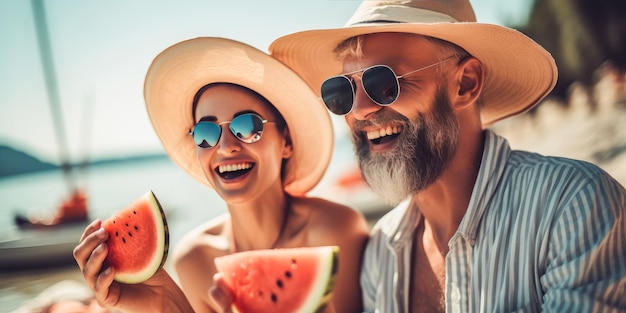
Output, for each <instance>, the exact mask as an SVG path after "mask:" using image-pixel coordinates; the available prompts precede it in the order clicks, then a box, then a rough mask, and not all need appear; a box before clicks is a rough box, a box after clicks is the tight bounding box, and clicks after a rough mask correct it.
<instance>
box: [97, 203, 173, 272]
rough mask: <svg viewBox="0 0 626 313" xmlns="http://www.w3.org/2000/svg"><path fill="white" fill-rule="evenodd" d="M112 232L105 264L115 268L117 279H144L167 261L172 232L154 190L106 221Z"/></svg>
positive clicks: (108, 228) (108, 230) (105, 223)
mask: <svg viewBox="0 0 626 313" xmlns="http://www.w3.org/2000/svg"><path fill="white" fill-rule="evenodd" d="M102 227H104V229H105V230H106V231H107V233H108V234H109V239H107V241H106V244H107V247H108V248H109V253H108V255H107V258H106V260H105V265H104V267H103V268H106V267H107V266H111V267H113V268H114V269H115V280H116V281H119V282H122V283H126V284H136V283H141V282H143V281H145V280H147V279H148V278H150V277H152V275H154V273H155V272H156V271H157V270H158V269H159V268H160V267H161V266H163V264H164V263H165V260H166V258H167V252H168V248H169V232H168V229H167V222H166V221H165V214H164V213H163V209H162V208H161V205H160V204H159V201H158V200H157V198H156V197H155V196H154V193H152V191H149V192H147V193H146V194H144V195H143V196H142V197H140V198H139V199H137V200H135V202H133V203H131V204H130V205H128V206H127V207H126V208H124V209H122V210H121V211H119V212H117V213H116V214H115V215H113V216H112V217H110V218H109V219H107V220H106V221H104V222H103V223H102Z"/></svg>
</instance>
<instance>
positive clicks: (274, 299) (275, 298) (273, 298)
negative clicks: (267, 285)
mask: <svg viewBox="0 0 626 313" xmlns="http://www.w3.org/2000/svg"><path fill="white" fill-rule="evenodd" d="M276 301H278V297H276V294H275V293H272V302H274V303H276Z"/></svg>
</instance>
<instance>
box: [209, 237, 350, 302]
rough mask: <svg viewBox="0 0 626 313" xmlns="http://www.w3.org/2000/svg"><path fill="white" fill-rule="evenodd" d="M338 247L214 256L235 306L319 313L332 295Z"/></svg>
mask: <svg viewBox="0 0 626 313" xmlns="http://www.w3.org/2000/svg"><path fill="white" fill-rule="evenodd" d="M338 258H339V247H337V246H324V247H305V248H292V249H272V250H251V251H246V252H240V253H235V254H230V255H227V256H223V257H218V258H215V266H216V267H217V270H218V271H219V272H221V273H222V274H224V278H225V281H226V284H227V285H228V286H229V287H230V289H231V290H232V291H233V294H234V308H233V309H235V310H236V311H239V312H245V313H254V312H282V313H290V312H319V311H322V310H323V309H324V307H325V306H326V304H327V303H328V301H329V300H330V298H331V296H332V290H333V286H334V282H335V275H336V273H337V265H338V264H337V263H338Z"/></svg>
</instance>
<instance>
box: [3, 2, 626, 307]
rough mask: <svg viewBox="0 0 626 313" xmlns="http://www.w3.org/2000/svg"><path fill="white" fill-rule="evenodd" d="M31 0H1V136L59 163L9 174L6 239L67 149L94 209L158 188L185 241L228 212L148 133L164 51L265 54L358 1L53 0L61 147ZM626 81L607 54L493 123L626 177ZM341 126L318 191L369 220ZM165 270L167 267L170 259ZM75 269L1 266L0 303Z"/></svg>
mask: <svg viewBox="0 0 626 313" xmlns="http://www.w3.org/2000/svg"><path fill="white" fill-rule="evenodd" d="M34 1H38V0H34ZM471 2H472V4H473V5H474V8H475V11H476V14H477V17H478V20H479V21H483V22H490V23H496V24H501V25H509V26H511V25H513V26H514V25H524V24H525V23H526V22H527V21H528V19H529V18H531V19H532V18H533V14H531V7H532V4H533V3H534V2H533V1H532V0H515V1H507V2H501V1H500V2H498V1H496V0H477V1H473V0H472V1H471ZM546 2H549V1H546ZM32 3H33V2H31V1H20V0H6V1H0V82H1V83H2V84H0V146H3V147H9V148H11V149H12V151H18V152H21V153H24V159H26V157H28V158H34V159H36V160H38V161H40V162H41V163H42V164H48V165H52V166H53V167H54V168H51V169H48V170H45V171H32V172H30V173H26V174H12V175H5V176H0V229H1V230H2V231H0V243H2V242H7V241H9V240H11V238H12V236H14V234H15V231H16V229H15V226H14V223H13V217H14V215H15V214H16V213H41V212H44V213H45V212H50V211H51V210H53V209H54V208H55V207H57V206H59V205H60V203H61V202H62V200H63V198H64V197H66V196H67V194H68V184H67V181H66V177H65V176H64V175H63V173H62V171H61V170H60V169H59V168H58V165H59V164H60V163H61V159H62V158H68V159H69V160H70V161H71V162H72V163H75V164H81V163H82V162H86V163H88V164H90V165H88V166H86V167H84V168H79V170H75V171H73V173H74V176H73V182H74V184H75V185H76V186H80V187H81V188H83V189H84V190H85V191H87V194H88V197H89V198H88V204H89V208H90V212H89V213H90V217H91V218H106V217H108V216H109V215H110V214H111V213H112V212H114V211H116V210H118V209H121V208H123V207H124V206H126V205H127V204H129V203H130V202H132V201H133V200H134V199H136V198H137V197H139V196H141V195H142V194H144V193H145V192H146V191H147V190H153V191H154V193H155V194H156V195H157V197H158V198H159V200H160V201H161V203H162V205H163V207H164V209H165V213H166V216H167V219H168V223H169V224H170V236H171V243H172V245H176V242H177V241H178V240H179V239H180V238H181V237H182V235H183V234H184V233H186V232H187V231H188V230H190V229H191V228H193V227H195V226H197V225H198V224H200V223H202V222H203V221H206V220H208V219H210V218H212V217H215V216H217V215H219V214H222V213H224V212H225V210H226V208H225V205H224V203H223V202H222V201H221V199H220V198H219V197H218V196H217V195H216V194H215V193H214V191H212V190H210V189H208V188H206V187H205V186H203V185H201V184H200V183H198V182H196V181H195V180H193V179H192V178H190V177H188V176H187V175H186V174H185V173H184V172H183V171H182V170H180V169H179V168H178V167H177V166H176V165H175V164H173V163H172V162H171V161H170V160H169V159H168V158H167V156H166V155H165V154H164V152H163V150H162V148H161V146H160V144H159V142H158V139H157V138H156V136H155V135H154V133H153V131H152V128H151V126H150V124H149V121H148V119H147V115H146V114H145V109H144V107H143V98H142V86H143V76H144V75H145V71H146V69H147V68H148V66H149V64H150V62H151V60H152V59H153V58H154V56H156V55H157V54H158V53H159V52H160V51H161V50H163V49H164V48H166V47H167V46H169V45H171V44H173V43H175V42H178V41H181V40H184V39H187V38H193V37H197V36H223V37H228V38H233V39H237V40H241V41H244V42H247V43H249V44H252V45H253V46H256V47H258V48H259V49H262V50H266V48H267V46H268V45H269V43H270V42H271V41H272V40H273V39H274V38H276V37H278V36H281V35H284V34H287V33H291V32H295V31H299V30H305V29H314V28H328V27H340V26H342V25H343V24H344V22H345V21H346V20H347V19H348V18H349V17H350V15H351V14H352V12H353V11H354V9H355V8H356V7H357V6H358V4H359V3H360V1H351V0H350V1H341V0H319V1H308V2H304V1H303V2H300V1H289V0H285V1H256V0H250V1H236V2H228V1H221V2H217V1H200V0H195V1H185V2H183V3H181V2H174V1H156V2H154V1H147V0H140V1H122V0H113V1H106V2H102V1H100V2H96V1H81V0H58V1H47V0H46V1H43V4H44V7H45V9H46V17H47V25H48V30H49V34H50V41H51V46H52V52H53V56H54V58H53V61H54V64H55V65H56V78H57V82H58V86H57V87H58V94H59V97H60V103H61V114H62V115H61V116H62V119H63V127H64V133H65V135H64V141H65V144H63V143H61V141H60V140H59V138H57V137H58V136H57V135H55V126H54V124H53V119H52V111H51V110H52V109H51V107H50V105H49V103H48V97H47V90H46V86H45V82H44V78H43V74H42V70H41V61H40V57H39V55H38V53H39V52H38V51H39V49H38V46H37V39H36V36H35V29H34V26H33V25H34V24H35V23H34V20H33V14H32ZM562 11H563V10H562ZM534 18H538V17H537V16H534ZM534 24H536V23H534ZM531 31H532V30H529V32H531ZM622 34H623V33H622ZM622 36H623V35H622ZM578 50H581V51H583V50H585V49H584V48H580V49H578ZM551 52H553V53H555V55H556V51H551ZM559 62H561V61H559V60H557V63H559ZM559 65H561V64H559ZM564 68H566V66H564ZM564 77H567V76H564ZM564 81H565V82H568V80H567V79H566V80H564ZM625 82H626V76H625V74H624V71H623V70H622V69H620V68H619V67H618V66H615V64H614V63H612V62H610V60H609V61H607V62H603V63H602V64H600V65H598V66H595V67H594V69H593V72H587V74H586V76H585V77H584V79H579V80H573V81H572V82H571V83H567V86H565V87H562V86H561V87H560V89H559V90H560V94H559V95H556V96H555V97H549V98H547V99H546V100H544V101H543V102H542V103H541V104H540V105H539V106H538V107H537V109H535V110H533V111H532V112H528V113H526V114H524V115H521V116H517V117H514V118H511V119H507V120H505V121H502V122H499V123H497V124H495V125H493V126H491V129H493V130H494V131H496V132H497V133H498V134H500V135H503V136H504V137H506V138H507V139H509V141H510V144H511V146H512V147H513V148H516V149H523V150H529V151H534V152H538V153H542V154H546V155H557V156H564V157H570V158H577V159H582V160H585V161H588V162H592V163H594V164H597V165H598V166H600V167H602V168H603V169H605V170H606V171H607V172H608V173H610V174H611V175H613V176H614V177H615V178H616V179H617V180H618V181H620V182H621V183H622V185H624V184H626V128H625V127H623V125H626V83H625ZM333 122H334V125H335V133H336V141H335V151H334V156H333V159H332V161H331V164H330V167H329V170H328V172H327V174H326V176H324V178H323V179H322V182H321V183H320V185H319V186H318V187H316V189H314V190H313V191H312V192H311V195H313V196H321V197H325V198H329V199H331V200H334V201H338V202H342V203H345V204H348V205H350V206H352V207H354V208H355V209H357V210H360V211H361V212H363V213H364V214H365V215H366V216H367V217H368V220H369V221H370V223H372V224H373V223H374V222H375V221H376V220H377V219H378V218H379V217H380V216H381V215H382V214H384V212H386V211H387V210H388V209H389V207H388V206H386V205H384V204H383V203H381V202H380V200H379V199H378V198H377V197H376V196H375V195H373V194H372V193H371V192H370V191H369V189H367V187H366V186H363V185H354V186H352V187H351V188H342V187H340V186H338V185H337V183H336V182H337V180H338V179H339V177H341V176H342V175H343V174H345V173H346V172H347V171H350V170H351V169H354V167H355V166H356V165H355V161H354V157H353V153H352V145H351V143H350V140H349V135H348V134H347V130H346V127H345V125H344V123H343V120H342V119H341V118H334V117H333ZM64 145H65V146H66V148H65V149H63V146H64ZM0 152H1V151H0ZM13 155H15V154H13ZM0 157H1V158H2V159H0V169H4V170H6V168H2V166H1V165H2V164H8V161H9V159H8V157H6V154H2V153H0ZM77 241H78V238H76V242H77ZM166 268H167V269H171V264H170V263H169V262H167V263H166ZM170 273H173V271H170ZM68 279H70V280H74V281H76V282H78V283H82V277H81V275H80V273H79V271H78V267H77V266H76V265H75V264H73V263H72V262H71V261H70V262H67V264H66V265H63V266H55V267H47V266H46V260H45V259H41V267H40V268H29V269H26V270H15V269H11V270H4V271H0V313H2V312H13V311H14V310H15V309H17V308H18V307H20V306H22V305H24V304H26V303H28V302H29V301H32V299H33V298H35V297H36V296H37V295H39V294H40V293H41V292H42V291H43V290H45V289H46V288H48V287H50V286H52V285H53V284H55V283H58V282H61V281H64V280H68Z"/></svg>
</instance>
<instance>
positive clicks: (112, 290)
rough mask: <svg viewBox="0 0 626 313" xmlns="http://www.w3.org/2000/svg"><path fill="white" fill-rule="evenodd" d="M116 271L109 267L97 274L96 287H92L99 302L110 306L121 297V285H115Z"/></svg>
mask: <svg viewBox="0 0 626 313" xmlns="http://www.w3.org/2000/svg"><path fill="white" fill-rule="evenodd" d="M114 277H115V272H114V270H113V268H111V267H108V268H106V269H104V271H102V272H101V273H99V274H98V275H97V276H96V279H95V284H94V288H93V289H92V290H93V292H94V295H95V296H96V300H97V301H98V303H99V304H101V305H103V306H105V307H109V306H114V305H116V304H117V301H118V299H119V291H120V290H119V285H113V278H114Z"/></svg>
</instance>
